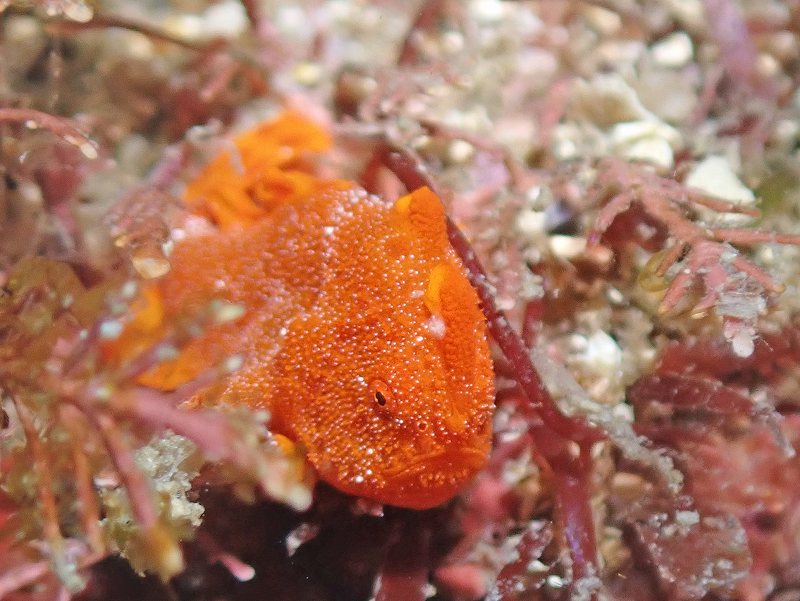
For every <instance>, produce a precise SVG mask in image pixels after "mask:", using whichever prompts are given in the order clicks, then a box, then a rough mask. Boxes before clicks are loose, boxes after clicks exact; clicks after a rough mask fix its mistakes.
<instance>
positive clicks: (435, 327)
mask: <svg viewBox="0 0 800 601" xmlns="http://www.w3.org/2000/svg"><path fill="white" fill-rule="evenodd" d="M425 327H426V328H427V329H428V332H430V334H431V336H433V337H434V338H439V339H442V338H444V335H445V331H446V330H447V327H446V326H445V325H444V320H443V319H442V318H441V317H439V316H438V315H431V316H430V317H429V318H428V319H427V321H426V322H425Z"/></svg>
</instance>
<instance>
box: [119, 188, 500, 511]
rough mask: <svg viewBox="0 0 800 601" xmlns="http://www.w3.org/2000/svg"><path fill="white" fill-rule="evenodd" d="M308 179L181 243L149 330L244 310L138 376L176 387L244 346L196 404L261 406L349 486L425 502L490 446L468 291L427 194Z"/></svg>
mask: <svg viewBox="0 0 800 601" xmlns="http://www.w3.org/2000/svg"><path fill="white" fill-rule="evenodd" d="M317 188H318V189H317V191H316V192H315V193H313V194H312V195H310V196H306V197H300V196H296V197H294V198H293V199H291V200H287V201H286V202H282V203H276V204H273V205H271V206H269V208H268V209H266V210H265V211H264V214H263V215H261V216H260V218H259V219H258V220H257V221H249V220H243V221H242V222H240V223H237V222H235V221H230V220H228V221H226V222H225V224H224V227H221V228H220V229H214V230H213V231H211V232H209V233H207V234H205V235H194V236H189V237H187V238H185V239H184V240H182V241H180V242H179V243H177V244H176V246H175V250H174V253H173V255H172V257H171V263H172V270H171V272H170V273H169V274H168V275H167V276H166V277H164V278H162V279H161V280H160V281H158V282H157V283H156V284H155V285H154V286H153V287H152V288H150V289H149V291H148V293H147V295H146V297H147V298H148V307H149V308H148V310H146V311H142V312H141V313H140V316H141V319H140V320H139V322H140V325H141V323H145V322H148V321H149V322H150V323H149V324H146V325H145V327H144V329H146V330H149V331H150V334H149V335H148V336H149V337H150V338H152V334H153V331H157V330H158V327H157V326H156V327H155V328H154V327H153V323H155V322H161V323H172V322H174V320H178V319H182V318H185V317H186V316H187V315H192V314H193V313H196V312H198V311H200V310H201V309H202V308H203V307H204V306H206V305H207V303H208V302H209V300H211V299H223V300H226V301H230V302H234V303H238V304H240V305H242V306H243V307H245V308H246V313H245V315H244V316H243V317H242V318H241V319H239V320H237V321H236V322H234V323H228V324H224V325H218V326H214V327H212V328H210V329H209V330H208V331H207V332H206V333H205V334H204V335H203V336H202V337H201V338H199V339H196V340H195V341H193V342H192V343H191V344H189V346H188V347H186V348H185V349H184V350H183V351H182V352H181V354H180V356H179V357H178V358H177V359H176V360H174V361H172V362H169V363H166V364H163V365H162V366H160V367H159V368H157V369H155V370H153V371H151V372H149V373H147V374H146V375H145V377H144V378H143V383H145V384H148V385H151V386H154V387H158V388H163V389H171V388H175V387H176V386H179V385H180V384H182V383H184V382H186V381H188V380H190V379H191V378H193V377H196V376H197V375H199V374H200V373H201V372H203V371H204V370H206V369H208V368H210V367H212V366H213V365H216V364H218V363H220V362H221V361H223V360H224V359H225V358H226V357H227V356H230V355H232V354H237V353H238V354H243V355H244V357H245V363H244V366H243V367H242V369H240V370H239V371H237V372H236V373H234V374H233V375H231V376H230V377H229V378H228V379H227V380H226V381H224V382H223V383H221V385H219V386H216V387H214V388H213V389H209V390H206V391H205V392H204V393H203V394H202V395H201V396H202V397H203V398H202V401H203V402H210V403H219V402H227V403H231V404H243V405H247V406H248V407H252V408H254V409H259V408H263V409H267V410H269V412H270V414H271V421H270V428H271V429H272V430H273V431H274V432H276V433H279V434H283V435H285V436H287V437H288V438H290V439H291V440H293V441H296V442H297V443H299V444H301V445H302V446H303V447H304V448H305V450H306V452H307V457H308V459H309V461H310V462H311V464H312V465H313V466H314V468H315V469H316V471H317V472H318V474H319V476H320V477H321V478H322V479H323V480H325V481H327V482H328V483H330V484H331V485H333V486H334V487H336V488H338V489H340V490H342V491H344V492H347V493H351V494H353V495H358V496H362V497H367V498H371V499H374V500H376V501H380V502H384V503H388V504H392V505H399V506H404V507H411V508H418V509H423V508H428V507H433V506H435V505H438V504H440V503H442V502H444V501H446V500H447V499H449V498H451V497H452V496H453V495H455V494H456V493H457V492H458V491H459V490H460V489H461V488H462V487H463V486H464V484H465V483H466V482H467V481H469V480H470V479H471V478H472V477H473V476H474V475H475V473H476V472H478V471H479V470H480V469H481V467H482V466H483V465H484V463H485V461H486V458H487V455H488V452H489V447H490V442H491V418H492V411H493V407H494V376H493V372H492V364H491V360H490V355H489V348H488V343H487V339H486V327H485V323H484V318H483V315H482V314H481V311H480V309H479V307H478V298H477V295H476V293H475V291H474V290H473V289H472V287H471V285H470V284H469V282H468V281H467V278H466V276H465V273H464V268H463V266H462V265H461V263H460V261H459V259H458V258H457V257H456V255H455V252H454V251H453V249H452V248H451V247H450V245H449V243H448V240H447V235H446V226H445V215H444V210H443V207H442V204H441V202H440V201H439V199H438V198H437V197H436V196H435V195H434V194H433V193H432V192H431V191H430V190H428V189H420V190H417V191H416V192H414V193H412V194H410V195H408V196H406V197H404V198H401V199H400V200H399V201H398V202H397V203H396V204H395V205H394V206H391V205H389V204H388V203H386V202H385V201H383V200H381V199H379V198H377V197H374V196H369V195H367V194H366V193H365V192H363V191H361V190H358V189H353V188H349V189H344V187H343V186H342V182H333V183H331V184H330V185H327V186H324V185H322V184H320V185H319V186H318V187H317ZM320 190H321V191H320ZM226 214H227V212H226ZM135 325H136V324H134V326H135ZM135 329H136V328H135V327H134V328H133V330H135ZM148 336H145V338H147V337H148ZM124 338H125V339H126V340H127V341H128V343H130V341H131V340H133V339H135V338H136V333H135V332H134V331H132V330H131V331H128V332H126V333H125V335H124Z"/></svg>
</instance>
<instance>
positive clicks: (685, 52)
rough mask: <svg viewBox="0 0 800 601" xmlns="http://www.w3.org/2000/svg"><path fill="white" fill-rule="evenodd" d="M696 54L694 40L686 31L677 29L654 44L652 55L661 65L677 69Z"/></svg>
mask: <svg viewBox="0 0 800 601" xmlns="http://www.w3.org/2000/svg"><path fill="white" fill-rule="evenodd" d="M693 54H694V47H693V46H692V40H691V38H690V37H689V36H688V34H687V33H686V32H685V31H677V32H675V33H672V34H670V35H668V36H667V37H665V38H664V39H663V40H661V41H660V42H658V43H656V44H653V46H652V48H651V49H650V55H651V56H652V57H653V62H655V64H656V65H658V66H659V67H664V68H667V69H677V68H679V67H683V66H684V65H686V64H687V63H688V62H689V61H690V60H691V59H692V55H693Z"/></svg>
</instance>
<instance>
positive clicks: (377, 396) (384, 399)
mask: <svg viewBox="0 0 800 601" xmlns="http://www.w3.org/2000/svg"><path fill="white" fill-rule="evenodd" d="M369 395H370V396H371V397H372V399H373V400H374V402H375V404H376V405H378V406H380V407H384V408H386V409H391V407H392V405H393V401H394V395H393V394H392V391H391V389H390V388H389V385H388V384H387V383H386V382H384V381H383V380H381V379H379V378H375V379H373V380H372V381H370V383H369Z"/></svg>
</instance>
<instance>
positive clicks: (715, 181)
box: [685, 155, 756, 205]
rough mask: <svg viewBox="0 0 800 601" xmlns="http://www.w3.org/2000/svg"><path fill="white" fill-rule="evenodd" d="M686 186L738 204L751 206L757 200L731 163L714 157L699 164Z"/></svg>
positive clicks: (689, 176)
mask: <svg viewBox="0 0 800 601" xmlns="http://www.w3.org/2000/svg"><path fill="white" fill-rule="evenodd" d="M685 183H686V185H687V186H690V187H692V188H697V189H698V190H702V191H703V192H705V193H707V194H709V195H710V196H714V197H716V198H722V199H724V200H728V201H730V202H735V203H737V204H744V205H750V204H753V203H754V202H755V200H756V197H755V194H753V192H752V190H750V188H748V187H747V186H745V185H744V184H743V183H742V182H741V180H740V179H739V177H738V176H737V175H736V173H734V171H733V168H732V167H731V165H730V163H729V162H728V161H727V160H726V159H725V158H723V157H721V156H716V155H712V156H709V157H706V158H705V159H704V160H703V161H701V162H700V163H698V164H697V165H696V166H695V168H694V169H693V170H692V171H691V172H690V173H689V175H688V177H687V178H686V182H685Z"/></svg>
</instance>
